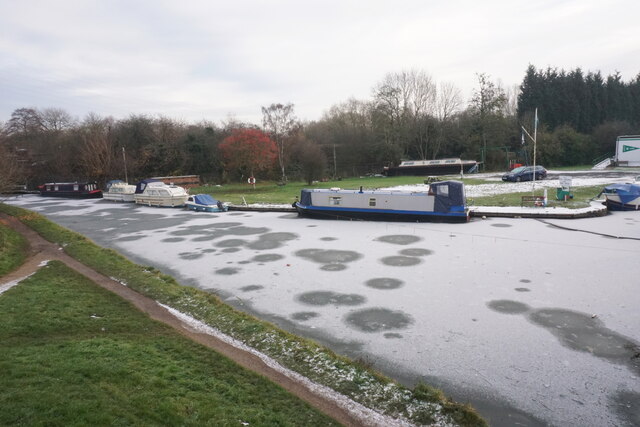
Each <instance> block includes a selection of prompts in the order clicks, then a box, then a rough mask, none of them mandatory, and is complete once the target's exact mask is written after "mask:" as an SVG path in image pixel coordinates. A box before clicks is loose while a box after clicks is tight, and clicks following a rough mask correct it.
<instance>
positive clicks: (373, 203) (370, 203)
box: [369, 198, 376, 206]
mask: <svg viewBox="0 0 640 427" xmlns="http://www.w3.org/2000/svg"><path fill="white" fill-rule="evenodd" d="M375 205H376V199H373V198H372V199H369V206H375Z"/></svg>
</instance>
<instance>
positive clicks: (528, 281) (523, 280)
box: [520, 279, 531, 283]
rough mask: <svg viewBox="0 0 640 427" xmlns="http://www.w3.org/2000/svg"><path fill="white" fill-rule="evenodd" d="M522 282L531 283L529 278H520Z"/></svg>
mask: <svg viewBox="0 0 640 427" xmlns="http://www.w3.org/2000/svg"><path fill="white" fill-rule="evenodd" d="M520 283H531V280H529V279H520Z"/></svg>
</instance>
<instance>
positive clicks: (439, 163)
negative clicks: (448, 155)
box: [382, 159, 478, 176]
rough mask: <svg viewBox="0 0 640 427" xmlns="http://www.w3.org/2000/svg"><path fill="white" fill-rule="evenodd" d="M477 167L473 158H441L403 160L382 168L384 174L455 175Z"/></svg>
mask: <svg viewBox="0 0 640 427" xmlns="http://www.w3.org/2000/svg"><path fill="white" fill-rule="evenodd" d="M477 168H478V162H476V161H475V160H460V159H443V160H416V161H405V162H402V163H401V164H400V166H396V167H389V168H384V170H383V172H382V173H383V174H384V175H386V176H427V175H457V174H460V172H463V173H472V172H475V171H476V170H477Z"/></svg>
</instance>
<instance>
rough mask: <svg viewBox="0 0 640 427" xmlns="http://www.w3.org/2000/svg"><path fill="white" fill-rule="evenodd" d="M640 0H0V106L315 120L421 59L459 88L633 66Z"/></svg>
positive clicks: (1, 111) (629, 71)
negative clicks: (282, 107)
mask: <svg viewBox="0 0 640 427" xmlns="http://www.w3.org/2000/svg"><path fill="white" fill-rule="evenodd" d="M9 3H11V4H9ZM638 12H640V4H639V3H637V2H636V1H635V0H618V1H613V2H610V3H608V4H607V5H603V4H602V3H601V2H596V1H594V0H586V1H577V0H569V1H561V2H557V1H546V2H535V3H532V2H526V1H488V2H483V3H478V2H475V1H470V0H461V1H446V2H445V1H437V2H422V1H399V2H397V1H394V2H392V1H381V0H378V1H371V2H356V1H340V2H338V1H309V2H295V1H289V0H287V1H269V2H265V1H258V0H248V1H238V2H210V1H204V0H203V1H182V2H177V1H163V2H153V1H128V2H125V1H110V2H99V1H93V2H90V1H73V0H68V1H62V0H60V1H56V2H48V1H36V0H25V1H22V2H8V1H5V2H0V36H1V37H0V92H1V93H2V94H3V96H2V97H1V98H0V118H3V119H6V118H8V116H9V115H10V114H11V112H12V111H13V110H14V109H16V108H20V107H24V106H37V107H49V106H55V107H62V108H66V109H69V110H70V112H72V113H73V114H76V115H80V116H82V115H84V114H86V113H87V112H89V111H94V112H97V113H99V114H111V115H114V116H116V117H123V116H126V115H128V114H131V113H149V114H164V115H167V116H172V117H173V116H176V118H184V119H187V120H200V119H202V118H207V119H211V120H221V119H224V118H225V117H226V116H227V114H228V113H231V114H234V115H235V116H236V117H237V118H238V119H240V120H250V121H253V122H256V123H257V122H259V120H260V117H259V116H260V107H261V106H263V105H267V104H270V103H272V102H293V103H294V104H296V111H297V113H298V115H299V116H300V117H301V118H303V119H317V118H319V117H320V115H321V114H322V112H323V111H325V110H327V109H329V108H330V107H331V106H332V105H333V104H336V103H339V102H342V101H344V100H346V99H348V98H350V97H356V98H359V99H366V98H369V96H370V94H371V88H372V87H373V86H374V85H375V84H376V83H377V82H378V81H380V80H381V79H382V78H383V77H384V75H385V74H386V73H388V72H394V71H400V70H405V69H411V68H416V69H422V70H425V71H426V72H427V73H429V74H430V75H432V76H433V78H434V79H436V80H438V81H450V82H452V83H454V84H456V85H457V86H458V87H460V88H461V89H462V90H463V93H464V94H465V95H466V96H469V95H470V94H471V90H472V88H473V87H474V86H475V83H476V78H475V73H477V72H486V73H488V74H490V75H491V76H492V77H493V78H495V79H500V80H501V81H502V82H503V84H504V85H505V86H511V85H513V84H518V83H519V82H520V81H521V79H522V77H523V75H524V71H525V69H526V67H527V66H528V64H530V63H531V64H534V65H535V66H536V67H539V68H546V67H547V66H552V67H558V68H564V69H572V68H575V67H582V68H583V70H585V71H587V70H594V71H595V70H601V71H602V72H603V74H605V75H607V74H609V73H613V72H614V71H616V70H618V71H620V72H621V73H622V75H623V78H624V79H625V80H629V79H631V78H633V77H634V76H635V75H636V74H637V73H638V71H640V70H639V69H638V68H639V67H638V62H637V59H636V58H637V57H638V53H639V52H638V50H639V48H638V43H637V37H636V36H637V23H636V17H637V16H638Z"/></svg>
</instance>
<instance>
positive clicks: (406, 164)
mask: <svg viewBox="0 0 640 427" xmlns="http://www.w3.org/2000/svg"><path fill="white" fill-rule="evenodd" d="M404 165H405V166H411V165H413V162H404Z"/></svg>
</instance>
